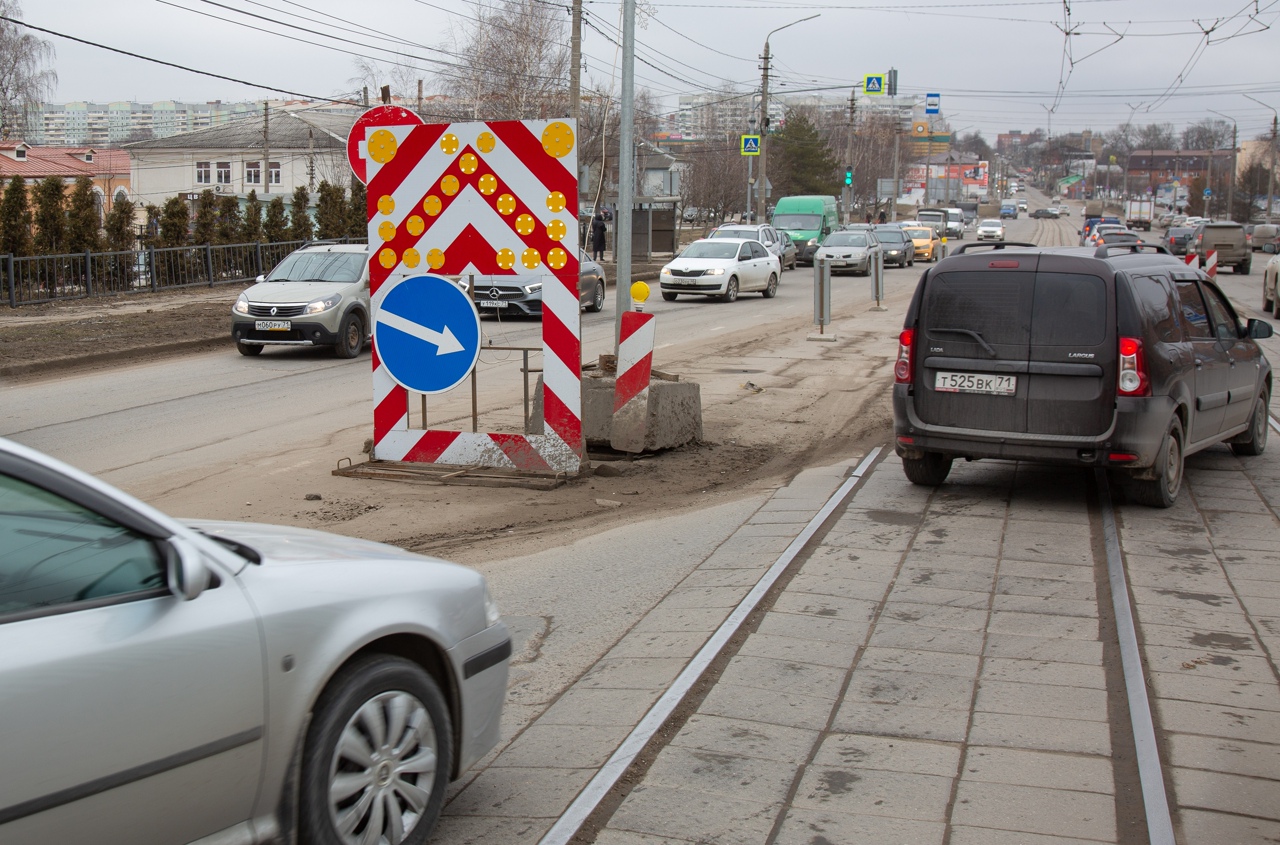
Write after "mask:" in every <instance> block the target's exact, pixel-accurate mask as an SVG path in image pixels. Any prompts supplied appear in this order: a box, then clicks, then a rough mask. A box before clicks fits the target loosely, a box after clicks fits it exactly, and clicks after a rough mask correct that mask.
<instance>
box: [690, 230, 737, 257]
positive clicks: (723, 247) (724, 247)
mask: <svg viewBox="0 0 1280 845" xmlns="http://www.w3.org/2000/svg"><path fill="white" fill-rule="evenodd" d="M724 237H726V238H727V237H729V236H728V235H724ZM680 257H681V258H737V257H738V245H737V244H713V243H708V242H707V241H695V242H694V243H691V244H689V246H687V247H685V250H684V252H682V253H680Z"/></svg>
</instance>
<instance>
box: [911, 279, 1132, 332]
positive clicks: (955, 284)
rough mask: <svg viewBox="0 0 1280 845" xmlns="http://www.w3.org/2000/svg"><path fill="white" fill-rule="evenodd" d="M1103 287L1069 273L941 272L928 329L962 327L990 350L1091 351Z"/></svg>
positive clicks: (1101, 317)
mask: <svg viewBox="0 0 1280 845" xmlns="http://www.w3.org/2000/svg"><path fill="white" fill-rule="evenodd" d="M1106 292H1107V286H1106V283H1105V282H1104V281H1103V280H1102V279H1100V278H1098V277H1097V276H1088V275H1079V274H1073V273H1031V272H1021V271H1012V272H997V273H987V272H964V273H941V274H938V275H936V276H933V277H932V278H931V279H930V283H929V294H928V307H929V314H930V317H929V324H930V325H945V326H949V327H962V328H965V329H968V330H970V331H973V332H977V333H978V334H980V335H982V337H983V339H984V340H986V341H987V342H988V343H990V344H993V345H999V344H1012V345H1022V346H1025V345H1026V343H1027V342H1028V340H1030V342H1031V344H1032V345H1033V346H1096V345H1098V344H1100V343H1102V342H1103V341H1104V340H1105V339H1106V331H1107V302H1106Z"/></svg>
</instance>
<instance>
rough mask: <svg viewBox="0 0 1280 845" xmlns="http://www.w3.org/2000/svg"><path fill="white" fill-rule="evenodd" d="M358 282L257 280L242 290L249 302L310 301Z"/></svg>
mask: <svg viewBox="0 0 1280 845" xmlns="http://www.w3.org/2000/svg"><path fill="white" fill-rule="evenodd" d="M356 284H359V283H358V282H259V283H258V284H256V285H254V286H253V287H251V288H249V289H248V290H247V291H245V292H244V294H245V296H247V297H249V301H250V302H271V303H275V304H280V303H285V302H310V301H311V300H313V299H321V298H323V297H326V296H329V295H330V294H334V293H342V292H344V291H346V290H347V289H349V288H351V287H352V286H353V285H356Z"/></svg>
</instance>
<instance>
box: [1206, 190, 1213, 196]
mask: <svg viewBox="0 0 1280 845" xmlns="http://www.w3.org/2000/svg"><path fill="white" fill-rule="evenodd" d="M1204 195H1205V196H1206V197H1211V196H1213V191H1211V190H1209V189H1208V188H1205V189H1204Z"/></svg>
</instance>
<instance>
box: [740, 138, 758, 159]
mask: <svg viewBox="0 0 1280 845" xmlns="http://www.w3.org/2000/svg"><path fill="white" fill-rule="evenodd" d="M742 154H743V155H744V156H758V155H760V136H759V135H743V136H742Z"/></svg>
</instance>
